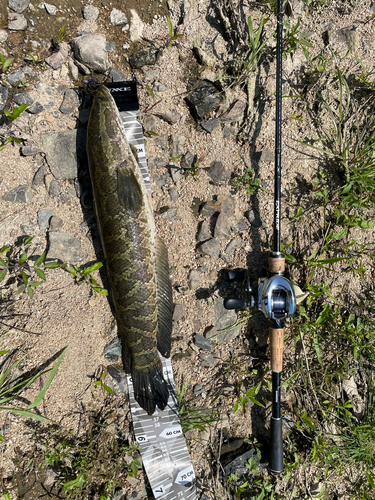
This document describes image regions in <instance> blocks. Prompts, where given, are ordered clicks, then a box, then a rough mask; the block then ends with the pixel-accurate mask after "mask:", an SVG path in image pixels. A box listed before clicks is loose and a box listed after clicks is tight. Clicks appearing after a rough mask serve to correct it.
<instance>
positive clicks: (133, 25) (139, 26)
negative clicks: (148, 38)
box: [129, 9, 144, 42]
mask: <svg viewBox="0 0 375 500" xmlns="http://www.w3.org/2000/svg"><path fill="white" fill-rule="evenodd" d="M130 12H131V15H132V18H131V21H130V27H129V29H130V40H131V41H132V42H137V41H138V40H140V38H141V37H142V32H143V27H144V22H143V21H142V19H141V18H140V17H139V15H138V14H137V11H136V10H135V9H131V10H130Z"/></svg>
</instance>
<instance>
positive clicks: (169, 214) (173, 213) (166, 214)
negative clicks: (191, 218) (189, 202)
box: [160, 207, 179, 221]
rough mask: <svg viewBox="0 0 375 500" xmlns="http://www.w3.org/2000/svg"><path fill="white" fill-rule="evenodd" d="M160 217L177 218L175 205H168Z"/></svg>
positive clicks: (174, 219) (173, 219)
mask: <svg viewBox="0 0 375 500" xmlns="http://www.w3.org/2000/svg"><path fill="white" fill-rule="evenodd" d="M160 217H161V218H162V219H168V220H172V221H176V220H179V218H178V215H177V207H170V208H168V210H166V211H165V212H164V213H163V214H161V215H160Z"/></svg>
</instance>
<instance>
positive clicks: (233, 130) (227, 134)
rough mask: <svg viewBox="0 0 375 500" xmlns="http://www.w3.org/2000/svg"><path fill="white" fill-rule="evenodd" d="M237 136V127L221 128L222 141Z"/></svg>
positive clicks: (226, 126)
mask: <svg viewBox="0 0 375 500" xmlns="http://www.w3.org/2000/svg"><path fill="white" fill-rule="evenodd" d="M237 134H238V128H237V127H230V126H228V125H225V127H224V128H223V137H224V139H230V138H231V137H233V136H234V135H237Z"/></svg>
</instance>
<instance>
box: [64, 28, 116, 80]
mask: <svg viewBox="0 0 375 500" xmlns="http://www.w3.org/2000/svg"><path fill="white" fill-rule="evenodd" d="M106 43H107V40H106V37H105V36H104V35H101V34H99V33H88V34H86V35H81V36H79V37H77V38H73V40H72V47H73V51H74V55H75V57H76V58H77V59H78V61H80V62H81V63H82V64H84V65H85V66H87V67H88V68H90V69H92V70H93V71H97V72H98V73H104V72H105V71H107V70H108V69H109V67H110V64H109V59H108V53H107V51H106Z"/></svg>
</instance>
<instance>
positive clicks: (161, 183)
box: [151, 160, 169, 189]
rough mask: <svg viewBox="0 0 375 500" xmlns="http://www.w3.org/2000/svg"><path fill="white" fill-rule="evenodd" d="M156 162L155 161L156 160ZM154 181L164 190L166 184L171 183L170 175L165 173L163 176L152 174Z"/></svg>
mask: <svg viewBox="0 0 375 500" xmlns="http://www.w3.org/2000/svg"><path fill="white" fill-rule="evenodd" d="M154 161H155V160H154ZM151 177H152V180H153V181H154V182H155V184H156V185H157V186H158V188H160V189H161V188H162V187H163V186H165V185H166V184H168V181H169V175H168V172H165V173H164V174H162V175H159V174H152V176H151Z"/></svg>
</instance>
